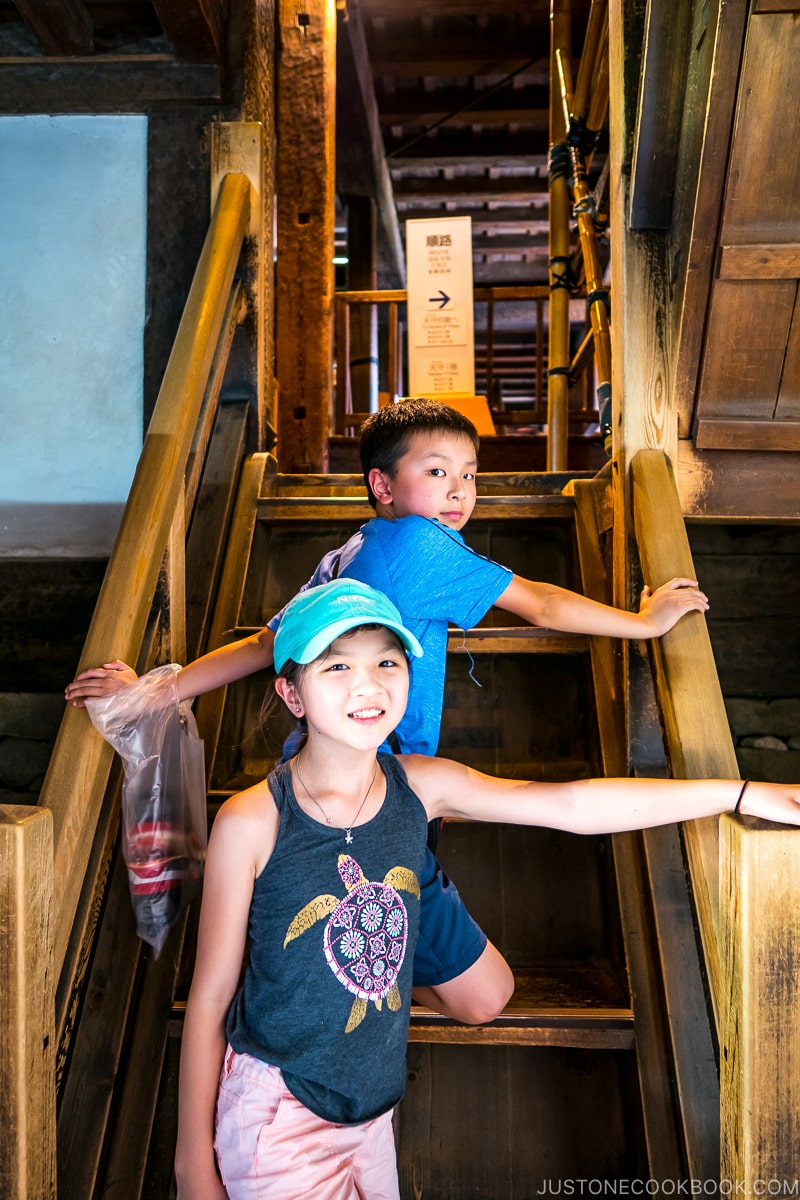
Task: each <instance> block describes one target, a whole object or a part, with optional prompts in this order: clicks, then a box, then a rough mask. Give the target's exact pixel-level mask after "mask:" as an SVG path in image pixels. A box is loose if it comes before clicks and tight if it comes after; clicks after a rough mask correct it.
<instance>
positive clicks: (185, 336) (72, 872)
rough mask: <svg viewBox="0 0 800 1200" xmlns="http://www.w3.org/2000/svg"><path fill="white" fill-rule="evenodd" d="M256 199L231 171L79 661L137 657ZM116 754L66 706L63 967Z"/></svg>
mask: <svg viewBox="0 0 800 1200" xmlns="http://www.w3.org/2000/svg"><path fill="white" fill-rule="evenodd" d="M249 207H250V184H249V181H248V180H247V178H246V177H245V176H244V175H238V174H231V175H228V176H226V177H225V179H224V180H223V183H222V186H221V188H220V192H219V199H218V201H217V204H216V206H215V209H214V214H213V216H212V220H211V225H210V227H209V231H208V234H207V236H206V240H205V244H204V246H203V250H202V253H201V255H200V259H199V262H198V265H197V269H196V271H195V276H194V280H193V281H192V286H191V289H190V292H189V297H188V299H187V302H186V307H185V309H184V312H183V316H182V318H181V323H180V326H179V327H178V333H177V335H176V338H175V344H174V346H173V349H172V353H171V355H170V358H169V362H168V364H167V368H166V371H165V373H164V379H163V382H162V384H161V389H160V391H159V395H158V400H157V402H156V406H155V410H154V412H153V417H152V419H151V421H150V427H149V429H148V432H147V437H146V438H145V443H144V447H143V449H142V453H141V456H140V458H139V464H138V466H137V468H136V474H135V476H134V480H133V484H132V486H131V492H130V496H129V499H128V503H127V505H126V508H125V513H124V516H123V519H122V523H121V526H120V529H119V533H118V534H117V539H116V542H115V545H114V549H113V551H112V554H111V558H110V560H109V564H108V568H107V570H106V574H105V578H104V580H103V585H102V587H101V589H100V595H99V597H98V601H97V607H96V609H95V614H94V617H93V618H92V623H91V626H90V628H89V633H88V635H87V638H86V642H85V644H84V649H83V654H82V655H81V660H80V663H79V667H78V669H79V670H83V669H84V668H86V667H89V666H94V665H95V664H97V663H98V662H104V661H107V660H108V658H109V657H115V656H118V657H120V658H123V659H126V660H130V659H135V658H136V656H137V654H138V651H139V647H140V645H141V641H142V637H143V635H144V629H145V625H146V622H147V617H148V614H149V611H150V605H151V603H152V599H153V594H154V591H155V586H156V582H157V579H158V573H159V570H160V568H161V560H162V557H163V553H164V549H165V547H166V545H167V540H168V535H169V530H170V525H171V523H172V520H173V515H174V512H175V508H176V505H177V504H178V501H179V497H180V494H181V489H182V487H183V476H184V471H185V469H186V463H187V461H188V457H189V452H190V450H191V444H192V437H193V435H194V430H195V426H196V424H197V420H198V416H199V413H200V409H201V406H202V401H203V394H204V390H205V387H206V380H207V378H208V374H209V371H210V369H211V365H212V362H213V358H214V352H215V348H216V345H217V341H218V338H219V336H220V331H221V329H222V326H223V323H224V319H225V312H226V307H227V302H228V295H229V293H230V289H231V285H232V283H233V277H234V272H235V269H236V264H237V262H238V258H239V253H240V251H241V247H242V242H243V240H244V236H245V233H246V231H247V225H248V220H249ZM112 758H113V752H112V751H111V748H110V747H109V746H108V745H107V744H106V743H105V742H104V741H103V739H102V738H101V737H100V736H99V734H95V733H94V732H93V731H92V730H88V729H87V718H86V714H85V713H82V712H80V710H79V709H75V708H72V707H69V708H67V709H66V711H65V714H64V718H63V720H62V722H61V727H60V729H59V733H58V738H57V739H56V744H55V747H54V750H53V754H52V756H51V758H50V765H49V767H48V771H47V775H46V777H45V781H44V785H43V788H42V793H41V796H40V801H39V803H40V805H41V806H42V807H44V808H49V809H50V810H51V812H52V814H53V837H54V846H55V883H54V887H55V901H54V911H55V913H56V922H55V928H54V939H55V940H54V945H55V970H56V973H57V974H58V973H59V972H60V970H61V966H62V964H63V961H64V956H65V953H66V947H67V942H68V940H69V932H70V929H71V927H72V922H73V919H74V916H75V911H76V908H77V904H78V897H79V893H80V890H81V886H82V883H83V876H84V872H85V869H86V863H87V861H88V857H89V851H90V848H91V844H92V839H93V836H94V830H95V827H96V825H97V817H98V813H99V811H100V805H101V802H102V797H103V791H104V789H105V784H106V781H107V779H108V771H109V769H110V765H111V760H112Z"/></svg>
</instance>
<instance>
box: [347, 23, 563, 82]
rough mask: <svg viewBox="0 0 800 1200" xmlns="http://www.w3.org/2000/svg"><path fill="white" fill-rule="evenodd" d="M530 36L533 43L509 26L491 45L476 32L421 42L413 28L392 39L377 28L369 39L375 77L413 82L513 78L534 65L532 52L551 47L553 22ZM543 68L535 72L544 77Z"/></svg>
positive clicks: (533, 69) (395, 32) (533, 30)
mask: <svg viewBox="0 0 800 1200" xmlns="http://www.w3.org/2000/svg"><path fill="white" fill-rule="evenodd" d="M463 28H464V26H463V25H462V26H461V29H462V30H463ZM528 31H529V35H530V37H529V40H528V39H523V38H521V37H520V35H519V30H518V29H513V28H512V27H511V26H510V25H508V24H506V25H504V26H503V27H502V28H501V27H500V26H498V27H497V28H496V29H495V30H493V36H492V38H491V40H490V39H489V38H487V36H486V32H485V30H483V29H480V28H478V27H477V26H476V27H475V31H474V34H469V33H463V32H459V33H458V34H453V32H452V30H448V32H447V33H444V32H443V33H441V34H440V35H439V36H438V37H426V38H425V39H424V40H422V41H421V39H420V36H419V30H418V29H416V28H415V27H414V25H413V24H411V23H409V24H404V25H403V26H401V27H400V29H399V30H394V29H393V30H392V31H391V33H390V32H388V31H387V32H386V33H384V32H383V31H378V30H376V29H374V28H373V29H370V31H369V36H368V41H369V57H370V62H371V64H372V74H373V75H374V76H375V77H376V78H378V77H379V76H382V75H385V76H389V77H391V76H396V77H402V78H409V77H410V78H412V79H418V78H419V77H420V76H422V75H432V76H435V77H437V78H448V77H450V78H451V77H453V76H456V75H457V76H469V75H497V76H501V75H508V74H510V73H511V72H512V71H516V70H519V68H520V67H524V66H525V64H526V63H528V62H530V60H531V59H532V58H533V54H531V48H532V47H536V46H537V45H543V44H546V39H547V34H548V22H547V21H542V22H539V28H538V29H537V28H536V25H535V24H530V25H529V26H528ZM537 67H538V63H531V72H532V73H538V71H537Z"/></svg>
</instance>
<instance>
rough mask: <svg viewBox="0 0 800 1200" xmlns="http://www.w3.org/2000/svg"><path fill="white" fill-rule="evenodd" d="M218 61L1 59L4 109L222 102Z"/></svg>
mask: <svg viewBox="0 0 800 1200" xmlns="http://www.w3.org/2000/svg"><path fill="white" fill-rule="evenodd" d="M220 95H221V91H220V72H219V67H217V66H216V65H214V64H205V65H204V64H198V63H193V64H191V65H188V64H187V65H184V64H182V63H176V62H175V60H174V58H172V56H171V55H170V56H167V55H163V54H154V55H143V56H133V55H129V56H125V57H119V58H113V57H111V56H109V57H106V56H105V55H104V56H103V57H102V58H98V57H95V58H88V59H87V58H62V59H54V58H48V59H41V58H22V59H21V58H16V59H13V58H12V59H4V60H0V114H3V115H11V114H22V113H41V112H59V113H109V112H117V113H146V112H150V111H153V110H155V109H158V108H165V107H171V106H175V105H182V104H216V103H218V102H219V99H220Z"/></svg>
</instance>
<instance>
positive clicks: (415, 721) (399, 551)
mask: <svg viewBox="0 0 800 1200" xmlns="http://www.w3.org/2000/svg"><path fill="white" fill-rule="evenodd" d="M337 576H339V577H345V578H349V579H358V580H360V581H361V583H366V584H368V585H369V586H370V587H374V588H376V589H377V590H378V591H381V592H384V593H385V594H386V595H387V596H388V597H389V599H390V600H391V601H392V602H393V603H394V604H395V605H396V606H397V608H398V609H399V610H400V613H401V615H402V618H403V622H404V623H405V625H406V626H407V627H408V628H409V629H410V630H411V632H412V633H413V634H415V635H416V637H417V638H418V639H419V641H420V643H421V644H422V648H423V650H424V652H425V653H424V655H423V657H422V658H417V659H414V660H413V663H412V665H411V687H410V690H409V696H408V707H407V708H406V712H405V716H404V717H403V719H402V721H401V722H400V724H399V725H398V727H397V730H396V733H397V740H398V742H399V744H400V749H401V751H402V752H403V753H404V754H435V753H436V748H437V746H438V744H439V729H440V726H441V721H442V704H443V701H444V677H445V666H446V657H447V627H448V624H451V625H457V626H458V628H459V629H470V628H471V627H472V626H474V625H477V623H478V621H480V620H481V618H482V617H484V616H485V615H486V613H487V612H488V611H489V609H490V608H491V607H492V605H493V604H494V603H495V602H496V601H497V599H498V598H499V597H500V596H501V595H502V594H503V592H504V591H505V590H506V588H507V587H508V585H509V583H510V582H511V579H512V572H511V571H509V570H508V568H507V567H501V566H500V565H499V564H498V563H495V562H492V561H491V559H488V558H484V557H483V555H481V554H476V552H475V551H474V550H471V549H470V548H469V546H468V545H467V544H466V542H465V541H464V539H463V538H462V536H461V534H460V533H457V532H456V531H455V530H454V529H448V527H447V526H446V525H442V524H441V523H440V522H439V521H434V520H431V519H429V518H428V517H418V516H410V517H401V518H400V519H399V520H397V521H389V520H386V519H385V518H383V517H375V518H373V520H371V521H369V522H367V524H366V525H362V527H361V529H360V530H359V531H358V533H356V534H354V535H353V537H351V538H350V540H349V541H348V542H346V543H345V545H344V546H343V547H342V548H341V550H333V551H331V552H330V553H329V554H326V555H325V557H324V558H323V559H322V560H321V562H320V564H319V566H318V567H317V569H316V571H315V572H314V574H313V575H312V577H311V579H310V580H309V581H308V583H307V584H306V585H305V586H306V587H316V586H317V585H318V584H321V583H328V582H329V581H330V580H331V579H333V578H335V577H337ZM279 624H280V613H279V614H278V615H277V616H276V617H273V619H272V621H270V623H269V627H270V629H272V630H273V631H275V630H276V629H277V628H278V625H279Z"/></svg>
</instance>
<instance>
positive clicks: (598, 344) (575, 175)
mask: <svg viewBox="0 0 800 1200" xmlns="http://www.w3.org/2000/svg"><path fill="white" fill-rule="evenodd" d="M556 66H557V69H558V79H559V88H560V95H561V103H562V107H563V112H564V121H565V122H566V123H567V125H569V124H570V122H571V120H572V116H573V114H572V111H571V110H572V72H571V69H570V65H569V61H568V60H567V58H566V57H565V56H564V54H562V53H561V51H558V52H557V53H556ZM569 148H570V159H571V162H572V192H573V196H574V198H575V207H574V210H573V211H574V213H575V216H576V218H577V222H578V236H579V238H580V243H581V252H582V255H583V269H584V273H585V276H586V302H587V306H588V309H589V319H590V321H591V324H592V336H593V338H594V351H595V364H596V371H597V399H598V408H599V409H602V408H603V405H604V404H606V403H607V401H608V399H609V397H610V395H611V330H610V328H609V320H608V293H607V291H606V289H605V288H604V286H603V270H602V267H601V266H600V256H599V254H598V250H597V233H596V230H595V226H594V219H593V217H594V197H593V196H592V193H591V190H590V188H589V182H588V180H587V177H586V167H585V164H584V157H583V152H582V149H581V146H580V144H579V142H578V138H577V137H576V136H575V137H570V139H569Z"/></svg>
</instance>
